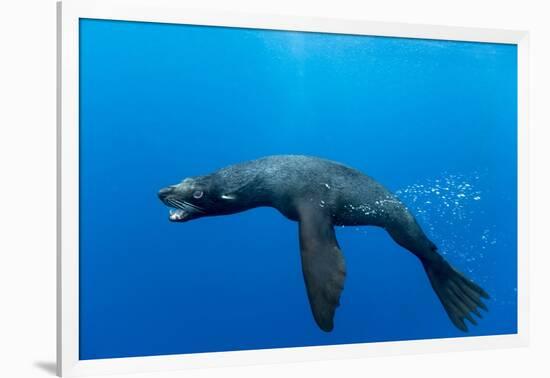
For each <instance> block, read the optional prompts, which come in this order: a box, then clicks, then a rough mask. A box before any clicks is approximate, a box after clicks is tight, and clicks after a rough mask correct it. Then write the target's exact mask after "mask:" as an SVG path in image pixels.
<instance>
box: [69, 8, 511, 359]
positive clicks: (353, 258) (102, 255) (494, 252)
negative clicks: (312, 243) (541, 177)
mask: <svg viewBox="0 0 550 378" xmlns="http://www.w3.org/2000/svg"><path fill="white" fill-rule="evenodd" d="M516 87H517V49H516V46H515V45H505V44H491V43H463V42H450V41H435V40H422V39H402V38H386V37H368V36H351V35H331V34H322V33H302V32H287V31H268V30H253V29H238V28H223V27H202V26H185V25H169V24H156V23H141V22H120V21H107V20H91V19H82V20H81V21H80V359H97V358H111V357H128V356H149V355H163V354H180V353H197V352H213V351H229V350H245V349H259V348H280V347H296V346H311V345H328V344H347V343H368V342H380V341H393V340H412V339H426V338H444V337H462V336H479V335H495V334H510V333H516V331H517V311H516V310H517V290H516V286H517V278H516V270H517V262H516V258H517V232H516V226H517V217H516V213H517V198H516V197H517V187H516V183H517V169H516V168H517V137H516V131H517V95H516V92H517V90H516V89H517V88H516ZM273 154H304V155H313V156H318V157H323V158H327V159H331V160H336V161H338V162H341V163H344V164H346V165H349V166H352V167H354V168H357V169H359V170H361V171H363V172H364V173H366V174H368V175H369V176H371V177H373V178H375V179H376V180H378V181H379V182H380V183H382V184H383V185H385V186H386V187H387V188H389V189H390V190H392V191H393V192H395V193H397V195H398V196H399V197H400V198H401V200H402V201H403V202H405V203H406V205H407V206H408V207H409V208H410V209H411V211H412V212H413V214H414V215H415V217H416V218H417V220H418V222H419V223H420V224H421V226H422V227H423V229H424V230H425V232H426V233H427V235H428V236H429V237H430V239H431V240H432V241H433V242H434V243H436V244H437V245H438V246H439V249H440V250H441V251H442V252H443V253H444V254H445V257H446V258H447V259H448V261H450V262H451V263H452V264H453V265H454V266H455V267H456V268H457V269H459V270H461V271H462V272H464V273H465V274H467V275H468V276H469V277H470V278H471V279H473V280H474V281H476V282H477V283H479V284H480V285H481V286H482V287H483V288H484V289H485V290H486V291H487V292H489V294H490V295H491V299H490V300H488V301H486V303H487V305H488V307H489V312H488V313H485V314H484V318H483V319H482V320H480V322H479V325H478V326H470V327H469V328H470V331H469V332H468V333H463V332H461V331H459V330H458V329H456V328H455V327H454V326H453V324H452V323H451V322H450V320H449V319H448V318H447V315H446V313H445V312H444V310H443V307H442V305H441V304H440V302H439V300H438V299H437V297H436V295H435V294H434V292H433V290H432V288H431V286H430V284H429V281H428V279H427V276H426V274H425V273H424V270H423V269H422V267H421V264H420V263H419V261H418V260H417V258H416V257H414V256H413V255H412V254H411V253H409V252H408V251H406V250H404V249H403V248H401V247H399V246H398V245H397V244H395V243H394V242H393V241H392V240H391V239H390V237H389V236H388V235H387V234H386V233H385V231H383V230H382V229H377V228H373V227H344V228H338V229H337V231H336V232H337V237H338V240H339V243H340V246H341V248H342V250H343V253H344V255H345V259H346V265H347V273H348V274H347V279H346V282H345V288H344V291H343V294H342V298H341V306H340V307H339V308H338V310H337V311H336V317H335V328H334V330H333V331H332V332H331V333H325V332H323V331H321V330H320V329H319V328H318V327H317V325H316V324H315V322H314V320H313V317H312V315H311V312H310V307H309V304H308V301H307V295H306V290H305V286H304V282H303V278H302V271H301V266H300V253H299V246H298V233H297V232H298V226H297V224H296V223H294V222H291V221H289V220H287V219H286V218H284V217H283V216H282V215H280V214H279V213H278V212H277V211H276V210H274V209H271V208H258V209H254V210H251V211H248V212H244V213H240V214H236V215H231V216H224V217H212V218H201V219H198V220H195V221H191V222H188V223H182V224H177V223H171V222H169V220H168V211H169V209H168V208H167V207H166V206H164V205H163V204H162V203H161V202H160V201H159V199H158V197H157V191H158V190H159V189H160V188H162V187H165V186H167V185H170V184H176V183H178V182H180V181H181V180H182V179H184V178H185V177H188V176H195V175H202V174H207V173H210V172H212V171H214V170H216V169H218V168H221V167H224V166H226V165H230V164H233V163H237V162H241V161H245V160H251V159H255V158H259V157H262V156H267V155H273Z"/></svg>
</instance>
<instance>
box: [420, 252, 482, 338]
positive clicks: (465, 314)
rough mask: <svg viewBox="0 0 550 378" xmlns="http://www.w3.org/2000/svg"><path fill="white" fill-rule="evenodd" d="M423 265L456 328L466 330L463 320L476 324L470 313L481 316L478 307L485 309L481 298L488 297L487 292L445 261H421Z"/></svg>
mask: <svg viewBox="0 0 550 378" xmlns="http://www.w3.org/2000/svg"><path fill="white" fill-rule="evenodd" d="M423 265H424V269H425V270H426V273H427V274H428V277H429V279H430V283H431V284H432V287H433V289H434V291H435V293H436V294H437V296H438V297H439V300H440V301H441V304H442V305H443V308H444V309H445V311H446V312H447V315H448V316H449V319H451V322H453V324H454V325H455V326H456V327H457V328H458V329H460V330H461V331H464V332H467V331H468V327H467V326H466V323H465V322H464V320H465V319H468V320H469V321H470V322H471V323H472V324H477V322H476V321H475V319H474V318H473V317H472V313H474V314H475V315H477V316H479V317H481V313H480V312H479V310H478V308H481V309H483V310H485V311H487V306H485V304H484V303H483V302H482V300H481V299H482V298H485V299H488V298H489V294H487V293H486V292H485V290H483V289H482V288H481V287H479V286H478V285H477V284H475V283H474V282H472V281H471V280H469V279H468V278H466V277H465V276H464V275H463V274H462V273H460V272H458V271H457V270H455V269H454V268H453V267H452V266H451V265H449V263H447V262H445V261H440V262H437V263H432V262H423Z"/></svg>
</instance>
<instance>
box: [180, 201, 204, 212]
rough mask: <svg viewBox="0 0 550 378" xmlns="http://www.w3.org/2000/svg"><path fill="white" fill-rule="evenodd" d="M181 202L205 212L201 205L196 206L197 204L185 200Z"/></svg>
mask: <svg viewBox="0 0 550 378" xmlns="http://www.w3.org/2000/svg"><path fill="white" fill-rule="evenodd" d="M183 203H184V204H186V205H187V206H190V207H192V208H193V209H195V210H198V211H201V212H203V213H204V212H205V211H204V209H203V208H201V207H199V206H197V205H193V204H192V203H189V202H187V201H183Z"/></svg>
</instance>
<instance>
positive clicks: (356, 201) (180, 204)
mask: <svg viewBox="0 0 550 378" xmlns="http://www.w3.org/2000/svg"><path fill="white" fill-rule="evenodd" d="M158 195H159V197H160V199H161V200H162V202H164V204H166V205H167V206H169V207H172V208H173V209H172V210H171V211H170V217H169V218H170V220H171V221H173V222H187V221H190V220H192V219H197V218H200V217H204V216H214V215H227V214H234V213H238V212H241V211H245V210H248V209H252V208H255V207H259V206H269V207H273V208H275V209H277V210H279V211H280V212H281V213H282V214H283V215H284V216H285V217H287V218H288V219H290V220H293V221H296V222H298V223H299V234H300V237H299V240H300V251H301V260H302V271H303V275H304V280H305V284H306V288H307V295H308V299H309V303H310V306H311V310H312V313H313V317H314V319H315V321H316V323H317V324H318V326H319V327H320V328H321V329H322V330H323V331H327V332H329V331H331V330H332V329H333V326H334V322H333V319H334V312H335V310H336V307H338V306H339V299H340V294H341V292H342V289H343V287H344V279H345V276H346V269H345V265H344V258H343V256H342V252H341V251H340V247H339V246H338V241H337V240H336V236H335V233H334V226H348V225H354V226H360V225H365V226H378V227H382V228H384V229H385V230H386V231H387V232H388V233H389V234H390V235H391V237H392V238H393V240H394V241H395V242H396V243H398V244H399V245H400V246H402V247H404V248H406V249H407V250H409V251H410V252H412V253H413V254H414V255H415V256H416V257H418V258H419V260H420V262H421V263H422V265H423V267H424V269H425V271H426V273H427V275H428V278H429V280H430V283H431V285H432V287H433V289H434V291H435V293H436V294H437V296H438V297H439V299H440V301H441V303H442V305H443V308H444V309H445V311H446V312H447V315H448V316H449V318H450V320H451V321H452V323H453V324H454V325H455V326H456V327H458V328H459V329H460V330H462V331H467V330H468V328H467V326H466V324H465V319H468V320H469V321H470V322H471V323H472V324H477V323H476V321H475V320H474V318H473V317H472V314H471V313H474V314H476V315H477V316H480V317H481V315H480V313H479V311H478V308H481V309H484V310H487V307H486V306H485V304H484V303H483V302H482V300H481V298H489V296H488V294H487V293H486V292H485V291H484V290H483V289H482V288H481V287H479V286H478V285H477V284H475V283H474V282H472V281H471V280H469V279H468V278H466V277H465V276H464V275H463V274H461V273H459V272H458V271H457V270H455V269H454V268H453V267H452V266H451V265H450V264H449V263H448V262H446V261H445V260H444V258H443V257H442V256H441V255H440V254H439V253H438V249H437V247H436V245H435V244H434V243H432V242H431V241H430V240H429V239H428V238H427V237H426V235H425V234H424V232H423V231H422V229H421V228H420V226H419V225H418V223H417V222H416V220H415V218H414V216H413V215H412V214H411V213H410V212H409V211H408V209H407V207H406V206H405V205H404V204H403V203H402V202H401V201H399V199H398V198H397V197H396V196H395V195H393V194H392V193H390V192H389V191H388V190H387V189H386V188H384V187H383V186H382V185H381V184H379V183H378V182H376V181H375V180H373V179H372V178H370V177H369V176H367V175H365V174H363V173H361V172H359V171H358V170H356V169H353V168H350V167H347V166H345V165H343V164H340V163H337V162H333V161H329V160H325V159H320V158H316V157H308V156H296V155H281V156H268V157H264V158H261V159H258V160H253V161H248V162H244V163H239V164H235V165H231V166H228V167H225V168H222V169H220V170H218V171H216V172H214V173H211V174H209V175H206V176H197V177H191V178H186V179H185V180H183V181H182V182H181V183H180V184H177V185H172V186H169V187H166V188H164V189H161V190H160V191H159V193H158Z"/></svg>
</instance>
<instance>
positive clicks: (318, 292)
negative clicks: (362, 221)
mask: <svg viewBox="0 0 550 378" xmlns="http://www.w3.org/2000/svg"><path fill="white" fill-rule="evenodd" d="M300 252H301V257H302V272H303V274H304V281H305V283H306V288H307V296H308V299H309V304H310V306H311V311H312V313H313V317H314V319H315V322H316V323H317V325H318V326H319V328H321V329H322V330H323V331H325V332H330V331H332V328H333V327H334V320H333V319H334V313H335V311H336V307H338V306H339V304H340V294H341V293H342V290H343V288H344V279H345V276H346V270H345V265H344V257H343V256H342V252H341V251H340V247H339V246H338V242H337V241H336V236H335V234H334V227H333V225H332V222H331V220H330V218H329V217H328V216H327V215H326V214H324V213H322V212H321V211H319V210H318V209H315V208H305V209H300Z"/></svg>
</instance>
